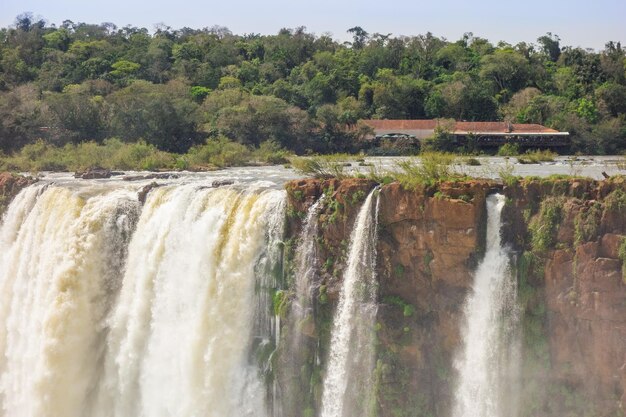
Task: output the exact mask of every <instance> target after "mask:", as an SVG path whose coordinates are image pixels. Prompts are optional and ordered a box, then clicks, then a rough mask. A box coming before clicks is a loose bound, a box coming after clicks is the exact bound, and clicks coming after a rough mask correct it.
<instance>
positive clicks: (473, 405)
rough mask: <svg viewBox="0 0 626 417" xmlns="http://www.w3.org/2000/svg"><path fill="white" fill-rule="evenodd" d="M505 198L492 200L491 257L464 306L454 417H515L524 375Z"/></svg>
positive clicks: (480, 269)
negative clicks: (504, 240) (504, 231)
mask: <svg viewBox="0 0 626 417" xmlns="http://www.w3.org/2000/svg"><path fill="white" fill-rule="evenodd" d="M504 202H505V199H504V196H503V195H500V194H494V195H490V196H489V197H487V243H486V253H485V257H484V259H483V260H482V262H481V263H480V264H479V266H478V268H477V269H476V273H475V276H474V283H473V286H472V290H471V293H470V295H469V296H468V298H467V300H466V303H465V306H464V325H463V327H462V340H463V345H462V350H461V351H460V352H459V355H458V357H457V358H456V361H455V364H454V365H455V368H456V370H457V372H458V385H457V389H456V395H455V404H454V411H453V416H454V417H504V416H510V417H515V416H516V415H517V406H516V401H515V395H514V394H512V393H513V392H514V391H516V390H515V386H514V384H515V381H517V380H518V378H517V374H518V371H519V353H518V350H519V345H518V344H519V338H518V337H517V326H516V325H517V322H518V318H519V308H518V307H517V305H516V293H517V286H516V282H515V280H514V277H513V274H512V273H511V271H510V266H509V256H508V254H507V251H506V250H505V249H504V248H503V247H502V244H501V240H500V227H501V220H500V217H501V216H500V215H501V211H502V208H503V207H504Z"/></svg>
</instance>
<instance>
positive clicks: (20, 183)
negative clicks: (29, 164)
mask: <svg viewBox="0 0 626 417" xmlns="http://www.w3.org/2000/svg"><path fill="white" fill-rule="evenodd" d="M35 182H37V180H36V179H35V178H32V177H24V176H22V175H16V174H12V173H10V172H1V173H0V213H4V211H5V210H6V208H7V207H8V205H9V203H10V202H11V200H13V198H14V197H15V196H16V195H17V194H18V193H19V192H20V191H21V190H22V188H25V187H28V186H29V185H31V184H33V183H35Z"/></svg>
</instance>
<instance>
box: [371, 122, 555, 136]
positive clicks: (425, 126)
mask: <svg viewBox="0 0 626 417" xmlns="http://www.w3.org/2000/svg"><path fill="white" fill-rule="evenodd" d="M362 122H363V123H365V124H366V125H367V126H370V127H371V128H372V129H374V130H376V131H386V132H390V131H394V132H396V131H397V132H398V133H400V132H402V131H407V130H414V131H419V130H434V129H435V127H437V123H438V121H437V120H433V119H427V120H363V121H362ZM454 132H457V133H478V132H480V133H502V134H506V133H544V134H545V133H558V131H557V130H554V129H550V128H547V127H545V126H542V125H538V124H520V123H513V124H509V123H507V122H455V126H454Z"/></svg>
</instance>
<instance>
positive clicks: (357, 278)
mask: <svg viewBox="0 0 626 417" xmlns="http://www.w3.org/2000/svg"><path fill="white" fill-rule="evenodd" d="M377 223H378V189H375V190H373V191H372V192H371V193H370V194H369V195H368V196H367V199H366V200H365V202H364V203H363V206H362V207H361V209H360V211H359V213H358V216H357V219H356V222H355V225H354V228H353V230H352V234H351V237H350V249H349V251H348V260H347V266H346V270H345V273H344V276H343V283H342V287H341V293H340V296H339V304H338V306H337V311H336V313H335V316H334V320H333V326H332V333H331V342H330V347H329V349H330V354H329V357H328V362H327V366H326V375H325V378H324V383H323V393H322V407H321V414H320V415H321V417H341V416H346V417H349V416H368V415H370V408H371V394H372V392H371V391H372V373H373V368H374V353H375V352H374V324H375V319H376V310H377V307H376V296H377V282H376V238H377Z"/></svg>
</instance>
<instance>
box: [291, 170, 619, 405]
mask: <svg viewBox="0 0 626 417" xmlns="http://www.w3.org/2000/svg"><path fill="white" fill-rule="evenodd" d="M375 186H376V184H375V183H373V182H372V181H369V180H359V179H347V180H343V181H338V180H326V181H319V180H301V181H295V182H291V183H289V184H288V186H287V190H288V194H289V204H290V211H289V213H290V218H289V223H288V224H289V232H288V233H289V235H290V236H292V237H295V236H297V235H298V234H297V232H298V230H299V228H300V227H301V220H302V218H303V213H305V212H306V209H307V208H308V207H309V206H310V205H311V204H312V203H313V202H314V201H316V200H317V199H318V198H319V197H320V196H321V195H322V194H326V198H325V201H324V207H323V209H322V212H321V215H320V217H319V222H320V224H319V226H320V228H319V230H320V236H319V239H318V243H319V247H320V251H319V254H320V255H319V259H318V260H317V262H318V263H319V265H318V267H319V269H320V271H321V274H320V282H319V283H318V284H319V285H318V293H317V301H318V302H317V306H316V308H317V310H318V315H317V317H318V318H317V319H316V323H315V325H314V326H311V329H310V331H309V332H308V336H309V338H310V352H309V353H310V354H312V355H315V356H316V357H317V358H322V359H320V360H318V362H319V361H321V362H323V358H324V354H325V348H324V345H325V343H326V342H327V338H328V334H327V333H328V328H329V326H328V321H329V320H331V319H332V312H333V309H334V307H335V303H336V300H337V296H338V294H337V291H338V289H339V283H340V280H341V276H342V274H341V272H342V268H343V261H345V259H343V256H345V250H346V245H347V241H348V240H349V237H350V230H351V226H352V222H353V221H354V216H355V213H356V212H357V210H358V207H359V205H360V204H359V203H360V202H361V201H362V200H363V198H364V196H365V195H366V194H367V193H368V192H369V191H370V190H372V189H373V188H374V187H375ZM495 191H499V192H503V193H504V194H505V196H506V198H507V200H506V206H505V209H504V212H503V220H504V222H505V225H504V226H503V238H504V240H505V241H506V242H507V243H508V245H509V246H510V249H511V259H512V268H513V270H514V271H515V273H516V274H517V280H518V292H519V297H518V298H519V303H520V304H521V306H522V307H523V311H524V317H523V319H522V334H523V347H522V356H523V368H522V375H521V377H522V384H521V400H522V413H521V414H522V415H528V416H563V415H571V416H575V415H576V416H579V415H602V416H604V415H607V416H608V415H611V416H613V415H621V414H620V413H622V404H623V403H624V401H625V400H626V398H625V397H624V387H625V386H626V314H625V313H626V284H625V281H624V279H623V273H622V263H623V261H622V259H624V258H625V257H626V245H622V242H623V236H624V235H626V184H625V183H624V181H623V180H622V179H621V178H616V179H612V180H607V181H603V182H596V181H591V180H584V179H580V180H574V179H544V180H539V179H534V180H532V179H530V180H523V181H517V182H514V183H511V184H508V185H503V184H497V183H495V182H490V181H480V180H476V181H467V182H455V183H442V184H439V185H437V186H433V187H426V188H417V189H413V190H406V189H404V188H402V187H401V186H400V185H399V184H397V183H391V184H387V185H384V186H382V187H381V188H380V190H379V193H380V208H379V238H378V243H377V250H378V271H377V272H378V279H379V309H378V317H377V325H376V328H377V340H378V341H377V343H378V346H377V351H378V361H377V366H376V369H375V376H376V392H377V403H378V406H377V407H378V409H377V410H376V413H377V414H379V415H382V416H442V417H443V416H446V417H447V416H449V415H450V404H451V402H452V393H453V389H454V382H455V374H454V368H453V366H452V358H453V355H454V353H455V352H456V350H457V349H458V348H459V345H460V330H459V323H460V322H461V315H462V307H463V303H464V300H465V298H466V295H467V293H468V290H469V288H470V286H471V284H472V273H473V271H474V268H475V266H476V264H477V262H478V260H480V258H481V256H482V253H483V249H484V240H485V237H484V234H485V224H486V222H485V220H486V218H485V217H486V209H485V199H486V196H487V195H488V194H489V193H491V192H495ZM620 248H622V249H620ZM320 373H323V363H322V364H319V365H317V366H315V365H312V366H311V367H310V368H309V369H308V370H307V371H306V372H305V374H306V377H305V378H303V382H304V383H305V384H306V383H308V384H310V387H311V389H310V390H308V391H307V390H306V389H304V390H303V392H310V393H312V394H310V396H313V397H315V396H319V380H320V379H321V377H320V375H319V374H320ZM315 375H317V376H315ZM311 376H315V377H313V378H312V377H311ZM279 380H280V377H279ZM307 401H309V402H310V403H311V404H315V402H316V401H315V398H309V399H308V400H307Z"/></svg>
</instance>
